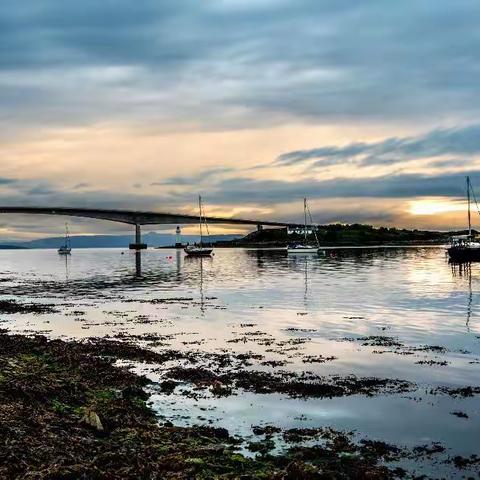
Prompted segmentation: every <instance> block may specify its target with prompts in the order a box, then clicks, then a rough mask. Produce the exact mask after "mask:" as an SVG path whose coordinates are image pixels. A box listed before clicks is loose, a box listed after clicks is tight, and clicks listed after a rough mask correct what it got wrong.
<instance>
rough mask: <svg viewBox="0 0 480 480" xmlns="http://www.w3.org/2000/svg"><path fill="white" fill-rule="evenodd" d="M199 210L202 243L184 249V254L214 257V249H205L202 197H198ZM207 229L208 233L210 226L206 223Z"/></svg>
mask: <svg viewBox="0 0 480 480" xmlns="http://www.w3.org/2000/svg"><path fill="white" fill-rule="evenodd" d="M198 209H199V227H200V243H199V244H198V245H187V246H186V247H185V248H184V252H185V253H186V254H187V255H188V256H190V257H209V256H211V255H212V252H213V248H212V247H205V246H204V245H203V229H202V219H203V221H205V215H204V208H203V204H202V197H201V196H199V197H198ZM205 227H206V229H207V233H208V225H207V222H206V221H205Z"/></svg>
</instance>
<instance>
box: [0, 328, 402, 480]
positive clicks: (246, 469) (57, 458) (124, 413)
mask: <svg viewBox="0 0 480 480" xmlns="http://www.w3.org/2000/svg"><path fill="white" fill-rule="evenodd" d="M117 358H124V359H135V360H139V361H142V360H145V361H161V360H162V357H161V356H159V357H158V358H156V356H155V354H154V353H153V352H150V351H146V350H142V349H141V348H137V347H133V346H131V345H130V346H128V345H125V346H122V345H120V344H117V343H111V342H107V341H100V342H82V343H79V342H64V341H61V340H52V341H49V340H47V339H46V338H45V337H41V336H36V337H25V336H19V335H8V334H7V333H6V332H2V333H1V334H0V439H1V440H0V442H1V449H0V478H2V479H3V478H5V479H10V478H18V479H30V478H31V479H33V478H35V479H47V478H48V479H57V478H72V479H73V478H75V479H76V478H88V479H92V478H93V479H96V478H99V479H100V478H107V479H116V478H119V479H120V478H132V479H133V478H135V479H139V478H141V479H170V478H171V479H194V478H198V479H212V478H225V479H237V478H238V479H242V480H248V479H254V478H255V479H256V478H264V479H337V478H338V479H340V478H342V479H343V478H355V479H367V478H368V479H380V478H397V477H399V476H402V475H403V472H402V471H401V470H396V471H394V470H390V469H388V468H387V467H385V466H381V465H380V463H381V462H382V461H383V460H385V459H388V458H389V457H391V456H392V455H395V454H396V453H398V452H397V451H396V450H395V448H388V446H386V445H385V444H383V443H380V442H370V443H369V442H365V443H363V444H361V445H355V444H353V443H352V442H351V441H350V440H349V438H348V437H347V436H345V435H343V434H341V433H339V432H334V431H331V430H328V429H325V430H321V431H320V430H317V431H316V433H315V434H316V435H317V436H318V435H319V434H321V436H322V438H323V439H324V445H323V446H318V445H317V446H315V447H310V448H307V447H299V446H297V447H295V448H291V449H290V450H288V451H287V452H286V453H285V454H284V455H281V456H271V455H269V454H268V451H269V450H270V443H271V442H270V440H269V434H270V433H271V432H270V431H269V429H268V428H267V429H265V430H264V431H262V432H260V433H261V434H262V435H263V437H262V439H261V440H260V441H259V442H256V443H255V444H251V445H250V449H251V450H252V451H256V452H257V457H256V458H255V459H253V458H246V457H244V456H242V455H240V454H238V453H237V452H236V444H237V443H238V440H237V439H234V438H232V437H231V436H230V435H229V433H228V432H227V431H226V430H224V429H221V428H215V427H208V426H197V427H191V428H180V427H175V426H173V425H172V424H170V423H166V424H163V425H161V424H159V423H158V422H157V419H156V418H155V415H154V413H153V412H152V411H151V410H150V409H149V408H148V406H147V404H146V400H147V398H148V395H147V394H146V392H145V390H144V388H145V387H146V386H147V385H148V380H147V379H146V378H145V377H141V376H138V375H135V374H133V373H131V372H130V371H129V370H128V369H126V368H124V367H119V366H116V365H115V364H114V362H115V359H117ZM274 430H275V429H274V428H272V431H274ZM310 433H312V432H308V431H305V432H301V431H299V432H296V434H297V435H303V436H307V437H308V435H309V434H310Z"/></svg>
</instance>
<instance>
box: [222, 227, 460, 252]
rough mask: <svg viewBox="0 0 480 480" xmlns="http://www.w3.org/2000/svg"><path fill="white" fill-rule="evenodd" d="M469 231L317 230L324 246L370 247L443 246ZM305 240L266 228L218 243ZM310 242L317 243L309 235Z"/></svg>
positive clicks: (264, 244) (265, 244)
mask: <svg viewBox="0 0 480 480" xmlns="http://www.w3.org/2000/svg"><path fill="white" fill-rule="evenodd" d="M464 233H466V232H464V231H462V232H435V231H426V230H407V229H398V228H387V227H379V228H376V227H373V226H371V225H361V224H352V225H342V224H334V225H322V226H319V227H318V229H317V236H318V240H319V242H320V244H321V245H324V246H368V245H408V244H412V245H415V244H442V243H445V242H446V241H447V240H448V238H449V237H450V236H452V235H455V234H464ZM301 241H303V235H299V234H287V231H286V229H283V228H277V229H264V230H260V231H255V232H252V233H250V234H248V235H247V236H245V237H243V238H241V239H236V240H231V241H227V242H222V241H221V242H217V244H216V246H219V247H222V246H223V247H247V246H248V247H284V246H286V245H287V244H288V243H294V242H301ZM308 241H309V242H315V237H314V236H313V234H310V235H309V237H308Z"/></svg>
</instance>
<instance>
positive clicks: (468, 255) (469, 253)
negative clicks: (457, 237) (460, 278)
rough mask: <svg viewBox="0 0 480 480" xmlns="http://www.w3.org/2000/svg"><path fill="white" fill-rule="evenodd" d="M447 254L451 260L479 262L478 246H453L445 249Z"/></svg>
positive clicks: (479, 251) (479, 250)
mask: <svg viewBox="0 0 480 480" xmlns="http://www.w3.org/2000/svg"><path fill="white" fill-rule="evenodd" d="M447 252H448V256H449V257H450V260H451V261H452V262H459V263H463V262H479V261H480V248H455V247H450V248H448V249H447Z"/></svg>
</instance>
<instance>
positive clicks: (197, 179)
mask: <svg viewBox="0 0 480 480" xmlns="http://www.w3.org/2000/svg"><path fill="white" fill-rule="evenodd" d="M235 171H236V170H235V169H234V168H231V167H214V168H209V169H205V170H203V171H201V172H198V173H195V174H194V175H189V176H176V177H170V178H166V179H165V180H162V181H160V182H154V183H152V184H151V185H153V186H159V185H198V184H201V183H202V182H205V181H206V180H209V179H211V178H212V177H217V176H219V175H222V174H225V173H232V172H235Z"/></svg>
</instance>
